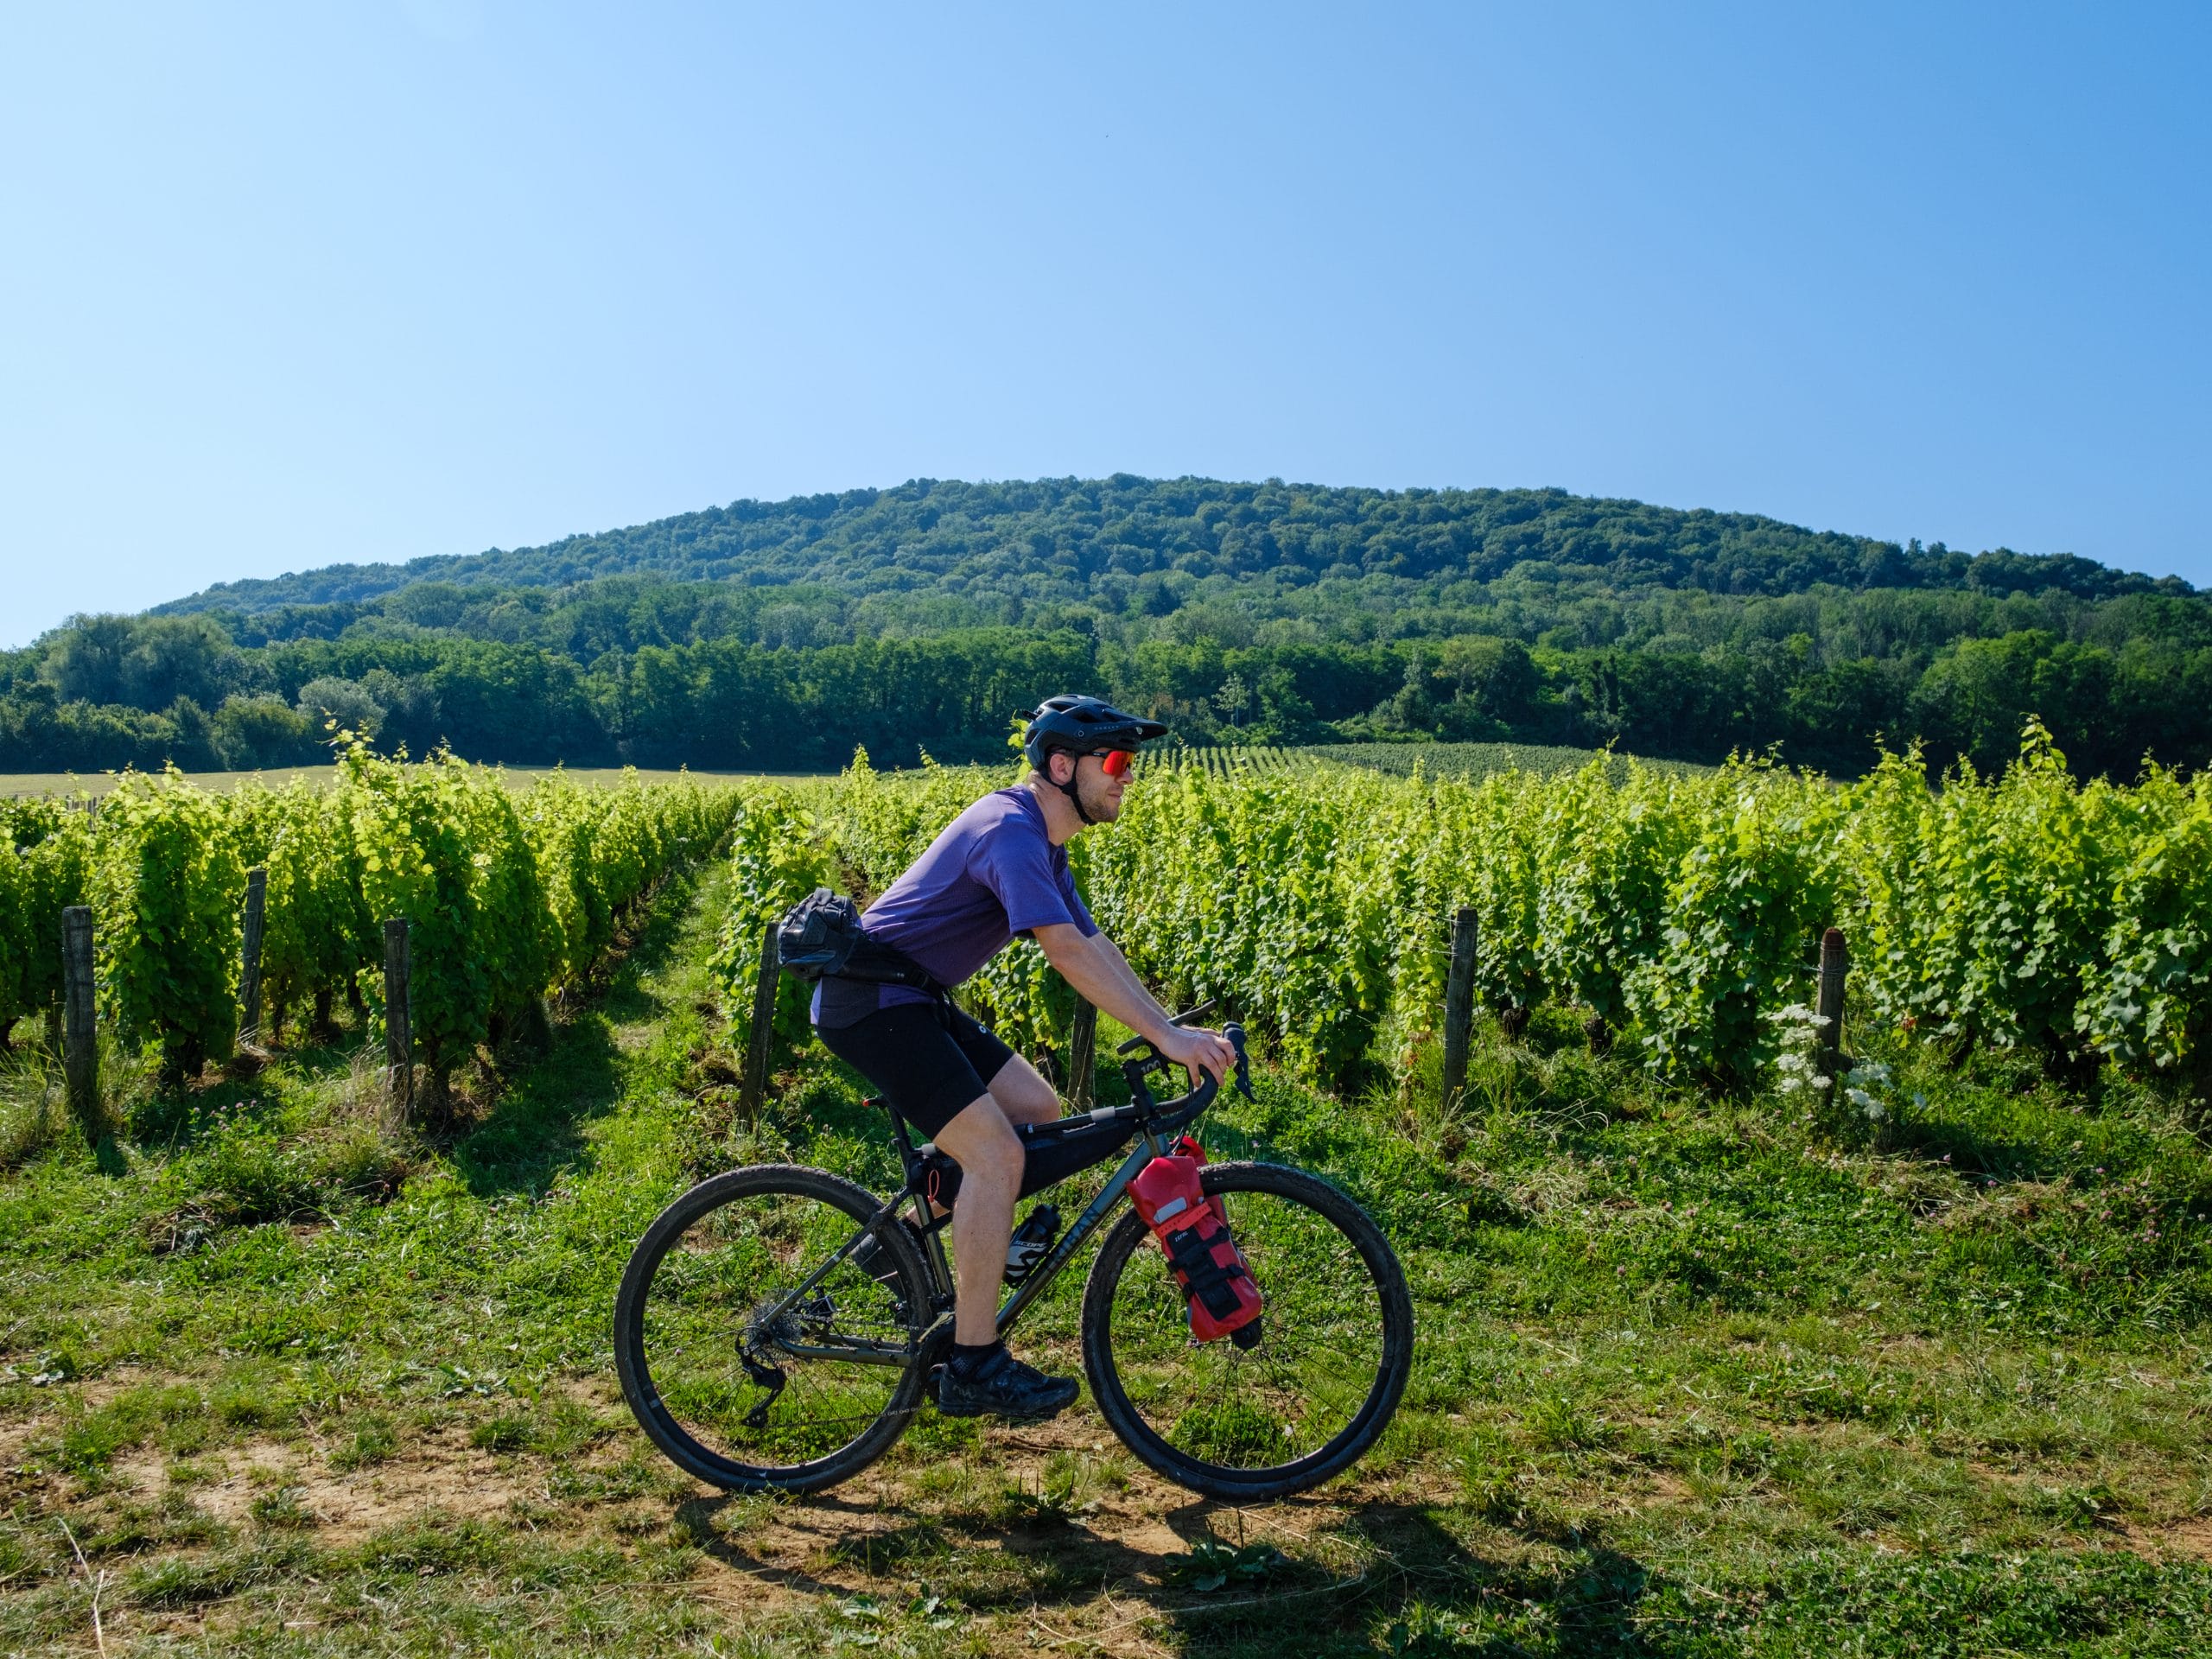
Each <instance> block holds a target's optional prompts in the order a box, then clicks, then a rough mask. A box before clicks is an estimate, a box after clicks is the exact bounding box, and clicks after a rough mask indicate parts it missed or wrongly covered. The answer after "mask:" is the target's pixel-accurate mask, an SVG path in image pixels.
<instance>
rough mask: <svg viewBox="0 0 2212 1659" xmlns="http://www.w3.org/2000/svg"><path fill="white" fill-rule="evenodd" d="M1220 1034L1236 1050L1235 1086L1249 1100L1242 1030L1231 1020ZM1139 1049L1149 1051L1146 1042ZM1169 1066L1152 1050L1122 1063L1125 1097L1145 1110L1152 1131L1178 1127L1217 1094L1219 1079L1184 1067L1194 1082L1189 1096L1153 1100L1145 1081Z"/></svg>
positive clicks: (1249, 1072)
mask: <svg viewBox="0 0 2212 1659" xmlns="http://www.w3.org/2000/svg"><path fill="white" fill-rule="evenodd" d="M1193 1012H1196V1010H1193ZM1221 1034H1222V1035H1223V1036H1224V1037H1225V1038H1227V1039H1229V1046H1230V1047H1231V1048H1233V1049H1235V1050H1236V1086H1237V1088H1238V1089H1239V1090H1242V1091H1243V1095H1244V1097H1245V1099H1247V1100H1249V1099H1251V1098H1252V1067H1251V1061H1250V1059H1249V1057H1248V1056H1247V1055H1246V1053H1245V1052H1244V1027H1242V1026H1240V1025H1238V1024H1237V1023H1236V1021H1235V1020H1230V1021H1229V1022H1228V1023H1227V1024H1226V1025H1224V1026H1223V1027H1222V1028H1221ZM1134 1046H1138V1045H1135V1044H1124V1045H1123V1047H1124V1048H1125V1049H1127V1048H1129V1047H1134ZM1141 1046H1144V1047H1146V1048H1151V1045H1150V1044H1148V1043H1146V1044H1142V1045H1141ZM1169 1064H1170V1063H1169V1062H1168V1061H1167V1060H1166V1059H1164V1058H1161V1056H1160V1052H1159V1051H1158V1050H1157V1049H1154V1050H1153V1051H1152V1052H1151V1053H1150V1054H1149V1055H1148V1056H1140V1057H1139V1058H1134V1059H1128V1060H1124V1061H1123V1062H1122V1076H1123V1077H1127V1078H1128V1083H1129V1096H1130V1099H1131V1101H1132V1103H1135V1104H1136V1105H1137V1106H1138V1107H1139V1109H1141V1110H1145V1111H1146V1115H1147V1116H1149V1117H1150V1118H1151V1119H1152V1120H1153V1127H1154V1128H1155V1129H1179V1128H1182V1127H1183V1126H1184V1125H1185V1123H1188V1122H1191V1120H1192V1119H1193V1118H1195V1117H1196V1116H1198V1114H1199V1113H1200V1112H1203V1111H1204V1110H1205V1109H1206V1108H1207V1107H1209V1106H1211V1105H1212V1104H1213V1103H1214V1096H1217V1095H1218V1094H1219V1093H1220V1092H1221V1084H1220V1082H1219V1080H1218V1079H1217V1078H1216V1077H1213V1076H1212V1075H1211V1073H1208V1072H1206V1071H1199V1070H1198V1069H1197V1068H1195V1067H1189V1066H1186V1067H1185V1068H1184V1069H1185V1071H1190V1072H1191V1073H1192V1077H1193V1078H1194V1080H1195V1081H1194V1084H1193V1086H1192V1090H1191V1091H1190V1093H1188V1094H1186V1095H1183V1096H1179V1097H1178V1098H1176V1099H1174V1100H1163V1101H1155V1100H1154V1099H1153V1097H1152V1090H1150V1089H1148V1088H1147V1087H1146V1085H1145V1078H1146V1077H1147V1076H1149V1075H1150V1074H1151V1073H1153V1072H1154V1071H1166V1069H1167V1066H1168V1065H1169Z"/></svg>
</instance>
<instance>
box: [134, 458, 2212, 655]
mask: <svg viewBox="0 0 2212 1659" xmlns="http://www.w3.org/2000/svg"><path fill="white" fill-rule="evenodd" d="M1516 571H1526V572H1528V573H1529V574H1530V575H1532V576H1533V577H1534V578H1535V579H1537V580H1543V579H1546V578H1548V579H1550V580H1553V581H1558V580H1561V579H1566V580H1569V581H1572V582H1576V583H1577V585H1592V584H1595V585H1601V586H1603V587H1604V588H1607V589H1610V590H1611V591H1613V592H1615V593H1618V594H1636V593H1642V592H1648V591H1649V590H1652V589H1657V588H1694V589H1700V590H1702V591H1704V592H1707V593H1713V594H1767V595H1773V594H1799V593H1804V592H1807V591H1808V590H1810V589H1812V588H1815V587H1818V586H1822V585H1827V586H1834V587H1838V588H1971V589H1974V590H1975V591H1979V592H1984V593H1989V594H2013V593H2027V594H2034V593H2040V592H2044V591H2046V590H2052V589H2055V590H2058V591H2061V592H2064V593H2067V594H2074V595H2076V596H2078V597H2081V598H2084V599H2109V598H2113V597H2116V596H2118V595H2120V594H2130V593H2148V592H2165V593H2173V594H2187V593H2188V592H2190V588H2189V586H2188V584H2187V583H2185V582H2179V581H2178V580H2177V579H2174V578H2171V577H2169V578H2166V579H2164V580H2163V581H2157V582H2154V581H2152V579H2151V578H2149V577H2147V576H2142V575H2133V574H2129V573H2126V572H2122V571H2117V570H2113V569H2107V568H2106V567H2105V566H2103V565H2101V564H2098V563H2094V562H2093V561H2091V560H2088V559H2082V558H2077V557H2075V556H2072V555H2070V554H2057V555H2051V556H2041V557H2034V556H2023V555H2020V554H2017V553H2013V552H2012V551H2010V550H2005V549H1999V550H1995V551H1993V552H1986V553H1981V554H1979V555H1972V556H1969V555H1967V554H1963V553H1955V552H1952V551H1950V550H1948V549H1946V548H1944V547H1943V546H1942V543H1937V544H1936V545H1935V546H1934V547H1932V548H1925V549H1923V547H1921V546H1920V544H1919V543H1917V542H1915V543H1910V544H1909V545H1904V546H1900V545H1899V544H1897V543H1894V542H1884V541H1877V540H1873V539H1871V538H1869V537H1859V536H1847V535H1842V534H1839V533H1837V532H1835V531H1810V530H1805V529H1802V528H1801V527H1799V526H1797V525H1795V524H1783V523H1782V522H1781V521H1780V520H1778V519H1773V518H1764V517H1761V516H1760V515H1758V514H1756V513H1727V512H1705V511H1683V510H1680V509H1675V508H1669V507H1655V506H1650V505H1646V504H1645V503H1643V502H1640V501H1623V500H1605V499H1598V498H1594V497H1590V496H1577V495H1570V494H1568V493H1566V492H1565V491H1563V490H1395V491H1383V490H1368V489H1331V488H1325V487H1322V486H1315V485H1303V484H1284V483H1282V482H1281V481H1280V480H1269V481H1268V482H1266V483H1263V484H1230V483H1222V482H1219V481H1217V480H1211V479H1195V478H1183V479H1174V480H1153V479H1143V478H1135V477H1131V476H1130V475H1128V474H1116V475H1115V476H1113V477H1112V478H1108V479H1098V480H1081V479H1072V478H1067V479H1039V480H1035V481H1033V482H1027V483H1001V484H991V483H983V484H969V483H961V482H958V481H945V480H936V479H918V480H913V481H912V482H910V483H907V484H904V485H901V486H899V487H898V488H896V489H889V490H850V491H847V492H845V493H842V494H838V495H815V496H803V497H795V498H793V499H790V500H786V501H775V502H763V501H750V500H744V501H735V502H733V503H731V504H730V505H728V506H727V507H714V508H709V509H708V510H707V511H705V512H694V513H685V514H683V515H681V516H680V517H677V518H661V519H656V520H655V521H653V522H652V523H651V524H639V525H635V526H632V528H629V529H626V530H615V531H604V532H601V533H600V534H598V535H592V536H572V537H569V538H568V539H567V540H565V541H561V542H556V543H553V544H551V545H550V546H548V547H532V548H517V549H514V550H504V549H496V548H495V549H493V550H491V551H490V552H487V553H480V554H476V555H474V556H433V557H429V558H421V559H416V560H412V561H410V562H409V563H405V564H367V565H353V564H340V565H331V566H328V567H326V568H324V569H318V570H309V571H305V572H302V573H299V574H296V575H285V576H279V577H276V578H274V579H271V580H266V581H248V582H226V583H223V584H220V585H219V586H217V587H214V588H208V589H207V590H206V591H205V592H203V593H200V594H194V595H192V596H191V597H190V598H188V599H181V600H177V601H172V602H171V603H169V604H168V605H164V606H161V607H156V608H157V611H159V612H166V613H184V612H192V611H204V610H216V609H220V610H228V611H235V612H239V613H249V614H254V613H266V612H270V611H273V610H279V609H283V608H286V607H323V606H359V605H361V604H363V602H364V601H371V600H374V599H377V598H378V597H380V596H382V595H384V594H390V593H392V592H393V591H395V590H397V589H400V588H405V587H407V586H409V585H410V584H413V583H418V582H436V583H439V584H451V585H453V586H455V587H461V588H562V587H568V586H571V585H573V584H576V583H580V582H594V581H597V580H600V579H602V578H605V577H609V576H622V575H646V576H652V577H658V578H660V579H663V580H675V581H682V582H742V583H746V584H748V585H753V586H771V587H772V586H786V585H792V584H801V585H813V584H819V585H823V586H827V587H832V588H838V589H840V590H842V591H843V592H845V593H847V594H851V595H854V596H855V597H861V596H866V595H869V594H885V593H893V594H916V593H917V592H931V591H934V592H938V593H944V594H959V595H963V596H969V597H981V596H985V595H988V597H989V598H991V599H993V600H996V601H1001V602H1004V601H1029V602H1038V601H1046V602H1049V601H1071V600H1081V601H1096V600H1099V599H1113V600H1119V599H1122V598H1124V597H1125V596H1126V595H1125V593H1124V592H1123V591H1122V590H1123V589H1125V588H1126V587H1127V586H1128V584H1131V583H1133V582H1136V581H1138V580H1140V579H1141V578H1144V577H1147V576H1161V575H1170V574H1173V575H1179V576H1180V577H1181V578H1183V579H1184V580H1185V581H1186V582H1204V581H1205V579H1206V578H1209V577H1229V578H1245V579H1249V578H1252V577H1267V576H1273V577H1275V578H1278V579H1279V580H1281V581H1282V582H1287V583H1289V584H1291V585H1294V586H1295V585H1298V584H1301V583H1306V582H1313V581H1316V580H1318V579H1319V578H1322V577H1325V576H1335V577H1339V578H1346V577H1350V578H1357V577H1363V576H1384V577H1390V578H1395V579H1398V580H1401V581H1410V582H1419V583H1424V584H1450V583H1459V582H1474V583H1480V584H1488V583H1491V582H1497V581H1498V580H1499V579H1501V578H1503V577H1506V576H1508V575H1511V574H1514V573H1515V572H1516ZM1116 608H1119V607H1118V605H1117V607H1116ZM302 620H306V619H302ZM993 620H1019V619H1018V618H1007V617H1003V616H1001V617H998V618H994V619H993Z"/></svg>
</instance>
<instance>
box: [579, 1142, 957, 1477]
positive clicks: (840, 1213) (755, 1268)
mask: <svg viewBox="0 0 2212 1659" xmlns="http://www.w3.org/2000/svg"><path fill="white" fill-rule="evenodd" d="M879 1207H880V1205H879V1204H878V1201H877V1200H876V1198H874V1196H873V1195H871V1194H870V1193H869V1192H867V1191H866V1190H865V1189H863V1188H861V1187H858V1186H855V1185H853V1183H852V1182H850V1181H848V1180H844V1179H840V1178H839V1177H837V1176H835V1175H832V1174H829V1173H827V1172H826V1171H823V1170H819V1169H807V1168H804V1167H802V1166H798V1165H795V1164H764V1165H760V1166H755V1167H753V1168H750V1169H738V1170H732V1171H731V1172H730V1173H728V1174H726V1175H717V1176H715V1177H714V1178H713V1179H711V1180H707V1181H702V1182H701V1183H700V1184H699V1185H697V1186H695V1187H693V1188H692V1189H691V1190H690V1192H686V1193H685V1194H684V1195H683V1197H682V1198H678V1199H677V1201H676V1202H675V1203H674V1204H672V1205H669V1207H668V1208H667V1209H666V1210H664V1211H662V1212H661V1213H660V1215H659V1217H658V1218H657V1219H656V1220H655V1221H654V1222H653V1224H652V1226H651V1227H649V1228H647V1229H646V1230H645V1236H644V1237H643V1238H642V1239H640V1240H639V1243H638V1248H637V1249H635V1250H634V1251H633V1252H632V1254H631V1257H630V1264H629V1266H628V1268H626V1270H625V1271H624V1273H623V1275H622V1287H621V1290H620V1292H619V1293H618V1294H617V1295H616V1298H615V1303H614V1365H615V1370H616V1371H617V1373H618V1374H619V1375H620V1377H621V1379H622V1394H623V1397H624V1398H625V1399H626V1400H627V1401H628V1402H629V1404H630V1409H631V1411H632V1414H635V1416H636V1417H637V1419H638V1421H639V1425H640V1426H641V1427H643V1428H644V1429H645V1433H647V1434H648V1435H650V1436H651V1437H652V1441H653V1444H654V1445H656V1446H659V1447H660V1449H661V1450H662V1451H663V1452H665V1453H666V1454H667V1455H668V1457H669V1459H671V1461H672V1462H674V1463H675V1464H676V1465H677V1467H678V1468H681V1469H683V1470H684V1471H687V1472H688V1473H690V1474H693V1475H696V1476H697V1477H698V1478H700V1479H702V1480H704V1481H708V1482H709V1483H711V1484H714V1485H716V1486H721V1487H727V1488H730V1489H732V1490H735V1491H771V1490H772V1491H789V1492H806V1491H818V1490H820V1489H821V1488H823V1487H824V1486H829V1485H831V1484H835V1483H836V1482H838V1481H841V1480H844V1479H846V1478H849V1477H850V1476H852V1475H855V1474H856V1473H858V1472H859V1471H861V1470H862V1469H864V1468H866V1467H867V1466H868V1465H869V1464H870V1463H873V1462H874V1460H875V1459H877V1458H879V1457H880V1456H882V1455H883V1453H884V1452H886V1451H887V1450H889V1448H890V1446H891V1445H892V1443H893V1441H895V1440H897V1439H898V1438H899V1433H900V1432H901V1431H902V1430H903V1429H904V1428H905V1427H906V1422H907V1420H908V1419H909V1418H910V1417H911V1416H912V1414H913V1411H914V1408H915V1407H916V1406H918V1404H919V1403H920V1402H921V1392H922V1383H923V1371H924V1369H925V1368H924V1367H922V1366H921V1365H919V1364H918V1363H915V1358H916V1355H917V1354H918V1351H919V1349H920V1346H921V1338H922V1334H923V1331H924V1329H925V1325H926V1324H927V1321H928V1318H929V1290H928V1279H927V1276H926V1272H925V1268H923V1266H922V1262H921V1259H920V1257H919V1256H918V1255H917V1254H916V1252H915V1250H914V1249H913V1247H912V1245H911V1244H910V1243H908V1242H907V1239H906V1230H905V1229H904V1228H903V1227H901V1226H900V1225H899V1224H898V1223H897V1222H895V1221H894V1222H892V1223H889V1224H887V1225H886V1226H885V1227H883V1228H882V1229H881V1230H880V1231H879V1232H878V1233H877V1235H876V1239H877V1243H878V1247H879V1249H880V1255H877V1256H876V1257H874V1259H873V1260H872V1261H871V1262H869V1263H868V1268H870V1269H872V1270H863V1268H862V1267H861V1265H860V1264H858V1263H856V1262H855V1260H854V1259H853V1257H851V1256H847V1257H846V1258H845V1260H843V1261H842V1262H838V1263H837V1265H836V1267H834V1268H830V1269H829V1272H828V1273H826V1274H823V1275H822V1276H821V1277H820V1279H819V1280H818V1281H817V1282H815V1283H814V1284H812V1285H811V1286H810V1287H807V1288H806V1289H805V1290H804V1294H801V1295H798V1297H797V1298H796V1299H794V1298H793V1296H792V1293H793V1292H794V1291H797V1290H799V1289H800V1287H803V1286H807V1281H808V1280H809V1279H810V1278H812V1277H813V1276H814V1275H815V1274H816V1272H817V1269H819V1268H821V1267H822V1266H823V1263H825V1262H828V1261H829V1259H830V1257H832V1256H833V1255H836V1252H837V1251H838V1250H839V1249H842V1247H843V1245H844V1244H845V1243H846V1241H847V1240H849V1239H850V1238H851V1237H852V1236H853V1235H854V1234H855V1233H856V1232H858V1231H859V1230H860V1229H861V1226H862V1224H865V1223H866V1222H867V1221H868V1217H870V1216H872V1215H874V1213H875V1212H876V1211H877V1209H878V1208H879Z"/></svg>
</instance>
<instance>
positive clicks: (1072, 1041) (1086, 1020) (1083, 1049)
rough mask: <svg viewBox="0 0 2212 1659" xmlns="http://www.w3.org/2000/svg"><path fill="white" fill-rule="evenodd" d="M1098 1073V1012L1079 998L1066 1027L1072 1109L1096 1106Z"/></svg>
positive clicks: (1069, 1102) (1086, 1000)
mask: <svg viewBox="0 0 2212 1659" xmlns="http://www.w3.org/2000/svg"><path fill="white" fill-rule="evenodd" d="M1097 1070H1098V1010H1097V1009H1096V1008H1095V1007H1091V1006H1090V1001H1089V1000H1088V999H1087V998H1084V997H1081V996H1078V997H1077V998H1076V1000H1075V1019H1074V1020H1073V1021H1071V1023H1070V1025H1069V1027H1068V1104H1069V1106H1070V1107H1071V1108H1072V1109H1074V1110H1076V1111H1078V1112H1087V1111H1089V1110H1090V1109H1091V1107H1092V1105H1093V1104H1095V1103H1096V1099H1095V1097H1096V1093H1097V1087H1096V1085H1097V1079H1096V1075H1095V1074H1096V1071H1097Z"/></svg>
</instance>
